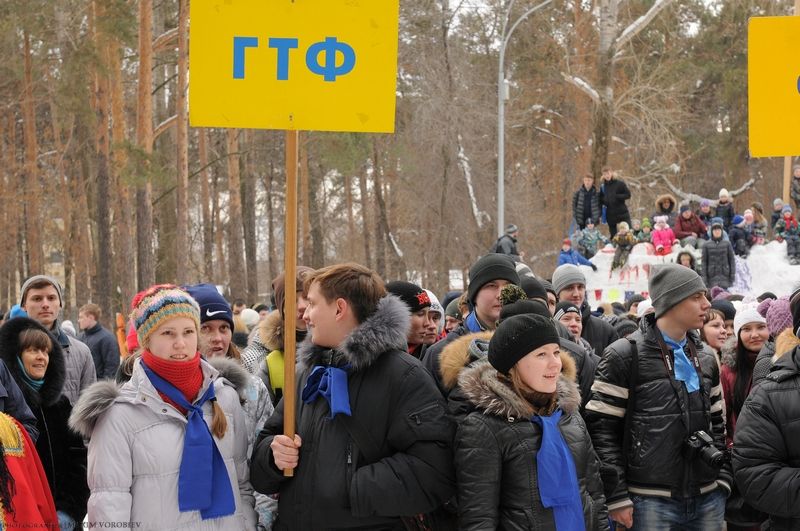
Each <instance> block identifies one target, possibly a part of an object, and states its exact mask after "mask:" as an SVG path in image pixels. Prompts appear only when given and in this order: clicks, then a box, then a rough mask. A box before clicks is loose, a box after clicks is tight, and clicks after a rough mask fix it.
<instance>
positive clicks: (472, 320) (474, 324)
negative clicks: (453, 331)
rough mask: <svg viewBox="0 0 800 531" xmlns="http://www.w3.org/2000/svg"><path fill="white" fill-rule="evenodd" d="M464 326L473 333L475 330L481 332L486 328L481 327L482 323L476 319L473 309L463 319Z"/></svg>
mask: <svg viewBox="0 0 800 531" xmlns="http://www.w3.org/2000/svg"><path fill="white" fill-rule="evenodd" d="M464 326H466V327H467V330H469V331H470V332H472V333H473V334H474V333H476V332H483V331H484V330H486V329H485V328H484V327H483V325H481V322H480V321H478V315H477V314H476V313H475V312H474V311H473V312H469V315H467V318H466V320H465V321H464Z"/></svg>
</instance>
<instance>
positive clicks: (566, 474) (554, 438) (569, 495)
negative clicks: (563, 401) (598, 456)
mask: <svg viewBox="0 0 800 531" xmlns="http://www.w3.org/2000/svg"><path fill="white" fill-rule="evenodd" d="M561 415H562V412H561V410H560V409H556V410H555V411H554V412H553V414H552V415H550V416H548V417H541V416H539V415H534V416H533V417H531V422H533V423H534V424H538V425H539V426H541V427H542V445H541V447H540V448H539V453H538V454H537V455H536V475H537V484H538V485H539V486H540V488H539V497H540V498H541V499H542V505H544V506H545V507H547V508H552V509H553V517H554V518H555V521H556V529H559V530H562V529H563V530H569V531H585V530H586V522H585V521H584V519H583V502H582V501H581V493H580V490H579V489H578V473H577V471H576V470H575V460H574V459H573V458H572V452H571V451H570V449H569V446H567V442H566V441H565V440H564V436H563V435H561V430H559V429H558V421H559V420H560V419H561ZM545 486H546V487H545Z"/></svg>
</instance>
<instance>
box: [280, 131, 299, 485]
mask: <svg viewBox="0 0 800 531" xmlns="http://www.w3.org/2000/svg"><path fill="white" fill-rule="evenodd" d="M297 138H298V132H297V131H286V203H285V204H286V214H285V220H286V222H285V225H284V234H283V239H284V251H283V252H284V256H283V264H284V268H283V270H284V277H283V278H284V286H285V293H286V296H285V298H284V300H285V303H284V316H285V317H284V319H283V365H284V377H283V433H284V435H286V436H287V437H289V438H290V439H292V440H294V436H295V414H296V412H297V407H296V406H297V390H296V387H297V384H296V381H295V370H294V368H295V358H296V356H295V354H296V350H297V349H296V346H297V345H296V344H295V343H296V341H295V319H296V318H297V293H296V292H297V286H296V282H297V281H296V278H297V164H298V157H297V153H298V152H297ZM279 309H280V308H279ZM283 475H284V476H286V477H291V476H293V475H294V470H293V469H287V470H284V471H283Z"/></svg>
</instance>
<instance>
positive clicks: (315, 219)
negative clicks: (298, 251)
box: [306, 153, 325, 269]
mask: <svg viewBox="0 0 800 531" xmlns="http://www.w3.org/2000/svg"><path fill="white" fill-rule="evenodd" d="M307 158H308V154H307V153H306V169H307V175H308V203H306V206H307V207H308V218H309V224H310V226H311V231H310V233H309V234H310V236H311V267H313V268H314V269H319V268H321V267H323V266H324V265H325V248H324V245H323V243H324V242H323V238H324V237H323V232H322V223H323V220H322V212H323V211H324V206H322V205H323V204H324V203H325V201H324V200H323V199H321V198H320V197H319V194H320V190H321V189H322V172H323V171H324V170H323V169H322V168H320V167H318V165H314V168H315V169H314V171H311V169H310V168H309V167H308V160H307Z"/></svg>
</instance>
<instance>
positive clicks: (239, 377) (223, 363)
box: [206, 356, 252, 402]
mask: <svg viewBox="0 0 800 531" xmlns="http://www.w3.org/2000/svg"><path fill="white" fill-rule="evenodd" d="M206 361H207V362H208V364H209V365H211V366H212V367H214V369H216V371H217V372H218V373H219V376H220V377H221V378H225V380H227V383H229V384H230V385H231V387H233V388H234V389H235V390H236V393H237V394H238V395H239V401H240V402H244V401H245V399H246V398H247V387H248V386H249V385H250V377H251V376H252V375H251V374H250V373H249V372H247V369H245V368H244V367H242V365H241V364H240V363H239V362H238V361H236V360H232V359H230V358H223V357H220V356H217V357H214V358H211V359H206Z"/></svg>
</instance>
